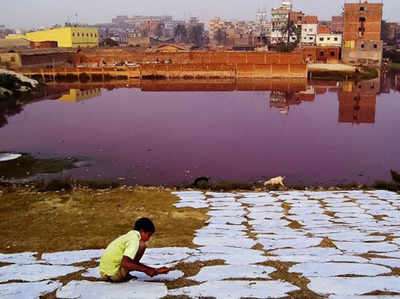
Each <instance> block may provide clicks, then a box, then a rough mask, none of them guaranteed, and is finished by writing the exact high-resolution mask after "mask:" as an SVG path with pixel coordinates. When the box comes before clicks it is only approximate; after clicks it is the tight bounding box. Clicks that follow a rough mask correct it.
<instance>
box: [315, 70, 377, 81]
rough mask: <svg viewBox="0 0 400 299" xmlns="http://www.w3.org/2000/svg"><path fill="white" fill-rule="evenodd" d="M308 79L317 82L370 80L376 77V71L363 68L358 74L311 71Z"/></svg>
mask: <svg viewBox="0 0 400 299" xmlns="http://www.w3.org/2000/svg"><path fill="white" fill-rule="evenodd" d="M311 73H312V75H310V77H311V78H312V79H318V80H338V81H341V80H356V81H358V80H370V79H375V78H377V77H378V71H377V70H375V69H372V68H363V69H361V70H360V71H359V72H355V73H349V72H343V71H313V72H311Z"/></svg>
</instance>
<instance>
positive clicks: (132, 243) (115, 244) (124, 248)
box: [100, 230, 140, 276]
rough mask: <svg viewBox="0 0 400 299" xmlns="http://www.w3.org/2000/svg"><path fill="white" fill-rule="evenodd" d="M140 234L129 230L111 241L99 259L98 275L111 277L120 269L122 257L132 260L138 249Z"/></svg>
mask: <svg viewBox="0 0 400 299" xmlns="http://www.w3.org/2000/svg"><path fill="white" fill-rule="evenodd" d="M139 243H140V233H139V232H138V231H136V230H131V231H129V232H128V233H126V234H125V235H122V236H120V237H118V238H117V239H115V240H114V241H112V242H111V243H110V244H109V245H108V246H107V248H106V250H105V251H104V253H103V256H102V257H101V259H100V273H103V274H106V275H108V276H113V275H115V274H117V273H118V271H119V268H120V267H121V261H122V256H124V255H125V256H127V257H129V258H130V259H132V260H133V259H134V258H135V256H136V253H137V251H138V249H139Z"/></svg>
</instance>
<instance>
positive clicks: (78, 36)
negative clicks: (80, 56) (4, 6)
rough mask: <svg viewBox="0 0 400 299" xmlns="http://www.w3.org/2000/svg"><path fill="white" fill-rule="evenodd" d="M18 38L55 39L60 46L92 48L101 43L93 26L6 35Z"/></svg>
mask: <svg viewBox="0 0 400 299" xmlns="http://www.w3.org/2000/svg"><path fill="white" fill-rule="evenodd" d="M16 38H17V39H19V38H22V39H26V40H29V41H31V42H50V41H55V42H57V45H58V47H60V48H91V47H98V45H99V33H98V30H97V28H93V27H81V26H67V27H60V28H53V29H49V30H40V31H34V32H28V33H25V34H9V35H7V36H6V39H16Z"/></svg>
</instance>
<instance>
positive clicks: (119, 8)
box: [0, 0, 400, 29]
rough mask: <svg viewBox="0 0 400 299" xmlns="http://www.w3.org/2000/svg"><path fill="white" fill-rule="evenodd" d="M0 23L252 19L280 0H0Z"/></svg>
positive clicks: (329, 6) (314, 8)
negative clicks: (150, 17)
mask: <svg viewBox="0 0 400 299" xmlns="http://www.w3.org/2000/svg"><path fill="white" fill-rule="evenodd" d="M0 1H1V4H2V5H1V7H2V8H1V10H0V25H1V24H4V25H6V26H7V27H11V28H25V29H28V28H32V27H36V28H37V27H40V26H47V25H52V24H64V23H65V22H68V21H70V22H72V21H73V22H75V21H76V17H75V14H77V15H78V21H79V22H80V23H87V24H95V23H102V22H110V21H111V18H113V17H114V16H116V15H129V16H131V15H141V14H143V15H161V14H168V15H172V16H174V18H178V19H187V18H189V17H191V16H199V17H200V19H201V20H202V21H208V20H209V19H211V18H213V17H215V16H222V17H224V18H227V19H254V18H255V13H256V12H257V10H258V9H259V8H264V9H267V11H269V12H270V10H271V8H272V7H279V6H280V3H281V0H0ZM346 1H355V0H346ZM381 1H382V2H383V3H384V19H387V20H391V21H397V22H400V14H399V10H400V0H373V1H370V2H381ZM292 2H293V4H294V8H295V9H296V10H302V11H303V12H305V13H307V14H314V15H317V16H318V17H319V18H320V19H329V18H330V17H331V16H332V15H338V14H339V13H340V11H341V7H342V6H343V3H344V0H293V1H292Z"/></svg>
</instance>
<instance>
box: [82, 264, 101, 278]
mask: <svg viewBox="0 0 400 299" xmlns="http://www.w3.org/2000/svg"><path fill="white" fill-rule="evenodd" d="M81 276H83V277H93V278H100V270H99V267H96V268H89V269H86V271H85V272H83V273H82V274H81Z"/></svg>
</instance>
